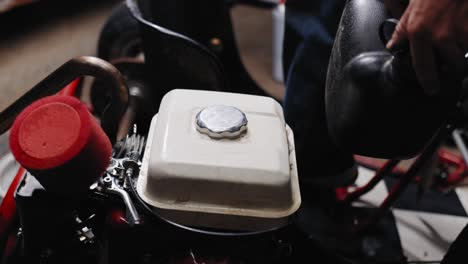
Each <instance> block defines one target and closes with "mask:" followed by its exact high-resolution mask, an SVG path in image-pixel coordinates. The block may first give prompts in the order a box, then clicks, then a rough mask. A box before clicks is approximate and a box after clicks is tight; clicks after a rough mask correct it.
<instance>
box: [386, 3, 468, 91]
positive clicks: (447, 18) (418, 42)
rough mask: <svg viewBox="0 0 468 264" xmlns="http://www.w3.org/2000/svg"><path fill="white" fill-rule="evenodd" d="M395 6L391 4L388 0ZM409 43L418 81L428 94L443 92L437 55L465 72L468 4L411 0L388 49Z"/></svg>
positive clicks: (467, 44) (467, 45)
mask: <svg viewBox="0 0 468 264" xmlns="http://www.w3.org/2000/svg"><path fill="white" fill-rule="evenodd" d="M386 2H388V3H389V2H391V0H386ZM406 41H409V45H410V51H411V58H412V62H413V66H414V69H415V71H416V75H417V78H418V80H419V83H420V84H421V86H422V87H423V88H424V89H425V91H426V92H427V93H428V94H433V93H435V92H436V91H437V90H438V89H440V81H439V76H438V74H437V66H436V59H435V53H434V52H437V53H438V55H440V58H441V59H442V60H443V63H446V64H447V65H449V66H451V67H453V68H454V69H461V68H463V67H464V65H463V63H464V56H465V52H467V51H468V0H411V1H410V3H409V5H408V7H407V8H406V11H405V12H404V14H403V16H402V17H401V19H400V23H399V24H398V26H397V28H396V30H395V33H394V34H393V36H392V39H391V40H390V41H389V42H388V44H387V48H389V49H392V48H394V47H397V46H398V45H401V44H402V43H404V42H406Z"/></svg>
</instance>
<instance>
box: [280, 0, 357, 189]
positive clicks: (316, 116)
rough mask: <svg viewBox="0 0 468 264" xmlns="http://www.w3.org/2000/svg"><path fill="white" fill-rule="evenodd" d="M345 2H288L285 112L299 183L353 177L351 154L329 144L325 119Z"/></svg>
mask: <svg viewBox="0 0 468 264" xmlns="http://www.w3.org/2000/svg"><path fill="white" fill-rule="evenodd" d="M345 2H346V1H345V0H313V1H312V0H303V1H299V0H296V1H294V0H288V1H286V4H287V5H286V25H285V40H284V50H283V62H284V67H285V69H284V70H285V71H284V72H285V76H286V88H287V89H286V97H285V101H284V108H285V117H286V122H287V123H288V124H289V125H290V126H291V128H292V129H293V131H294V136H295V142H296V154H297V162H298V170H299V178H300V182H301V184H302V185H304V184H309V183H310V184H312V185H314V184H319V185H323V184H325V185H334V186H337V185H344V184H347V183H349V179H347V178H349V177H354V176H355V175H354V176H350V175H349V173H348V172H350V169H351V168H353V169H354V171H355V170H356V169H355V167H354V160H353V158H352V155H351V154H349V153H345V152H343V151H342V150H340V149H339V148H338V147H337V146H336V145H335V144H334V143H333V142H332V140H331V138H330V136H329V134H328V129H327V120H326V117H325V82H326V74H327V67H328V61H329V57H330V54H331V50H332V47H333V42H334V36H335V33H336V31H337V28H338V25H339V21H340V18H341V14H342V11H343V7H344V5H345ZM345 172H346V173H345ZM354 174H355V173H354Z"/></svg>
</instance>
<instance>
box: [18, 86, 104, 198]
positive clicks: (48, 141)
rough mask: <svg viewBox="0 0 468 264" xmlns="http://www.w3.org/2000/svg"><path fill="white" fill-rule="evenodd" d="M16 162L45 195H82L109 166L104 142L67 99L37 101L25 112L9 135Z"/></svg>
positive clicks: (78, 103)
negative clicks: (47, 193)
mask: <svg viewBox="0 0 468 264" xmlns="http://www.w3.org/2000/svg"><path fill="white" fill-rule="evenodd" d="M10 148H11V151H12V153H13V155H14V156H15V158H16V160H17V161H18V162H19V163H20V164H21V166H23V167H24V168H26V169H27V170H28V171H29V172H30V173H31V174H32V175H34V176H35V177H36V178H37V180H38V181H39V182H40V183H41V185H42V186H44V188H45V189H46V190H48V191H52V192H56V193H64V194H71V193H82V192H86V191H87V190H88V187H89V186H90V185H91V184H92V183H93V182H95V181H96V180H97V178H98V177H99V176H101V174H102V173H103V172H104V171H105V169H106V168H107V166H108V165H109V161H110V158H111V154H112V146H111V143H110V140H109V138H108V137H107V135H106V134H105V133H104V131H103V130H102V128H101V127H100V126H99V124H98V123H97V121H96V120H95V119H94V118H93V117H92V115H91V113H90V112H89V111H88V109H87V107H86V106H85V105H84V104H83V103H82V102H81V101H80V100H78V99H76V98H74V97H72V96H64V95H56V96H49V97H45V98H42V99H40V100H38V101H36V102H34V103H33V104H31V105H30V106H28V107H27V108H25V109H24V110H23V111H22V112H21V113H20V115H18V117H17V118H16V120H15V122H14V124H13V126H12V129H11V133H10Z"/></svg>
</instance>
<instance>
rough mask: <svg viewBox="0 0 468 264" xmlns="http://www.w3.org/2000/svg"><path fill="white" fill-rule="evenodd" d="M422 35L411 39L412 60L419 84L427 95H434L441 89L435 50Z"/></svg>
mask: <svg viewBox="0 0 468 264" xmlns="http://www.w3.org/2000/svg"><path fill="white" fill-rule="evenodd" d="M428 43H429V42H428V41H426V39H425V38H423V37H421V36H420V35H418V36H416V37H414V38H412V39H410V47H411V58H412V61H413V67H414V71H415V72H416V77H417V79H418V81H419V84H420V85H421V86H422V88H423V89H424V91H425V92H426V94H429V95H433V94H435V93H436V92H437V91H438V90H439V88H440V82H439V76H438V73H437V70H436V62H435V56H434V51H433V48H432V46H431V45H430V44H428Z"/></svg>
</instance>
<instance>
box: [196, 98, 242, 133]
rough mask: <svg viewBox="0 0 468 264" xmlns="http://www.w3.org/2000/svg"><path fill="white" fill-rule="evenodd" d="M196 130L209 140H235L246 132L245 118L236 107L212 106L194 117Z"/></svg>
mask: <svg viewBox="0 0 468 264" xmlns="http://www.w3.org/2000/svg"><path fill="white" fill-rule="evenodd" d="M196 125H197V130H198V131H199V132H200V133H202V134H206V135H208V136H209V137H211V138H216V139H222V138H231V139H232V138H237V137H239V136H240V135H242V134H243V133H244V132H245V131H246V130H247V117H246V116H245V114H244V113H243V112H242V111H241V110H239V109H238V108H236V107H233V106H227V105H213V106H209V107H206V108H204V109H202V110H201V111H200V112H199V113H198V114H197V116H196Z"/></svg>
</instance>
